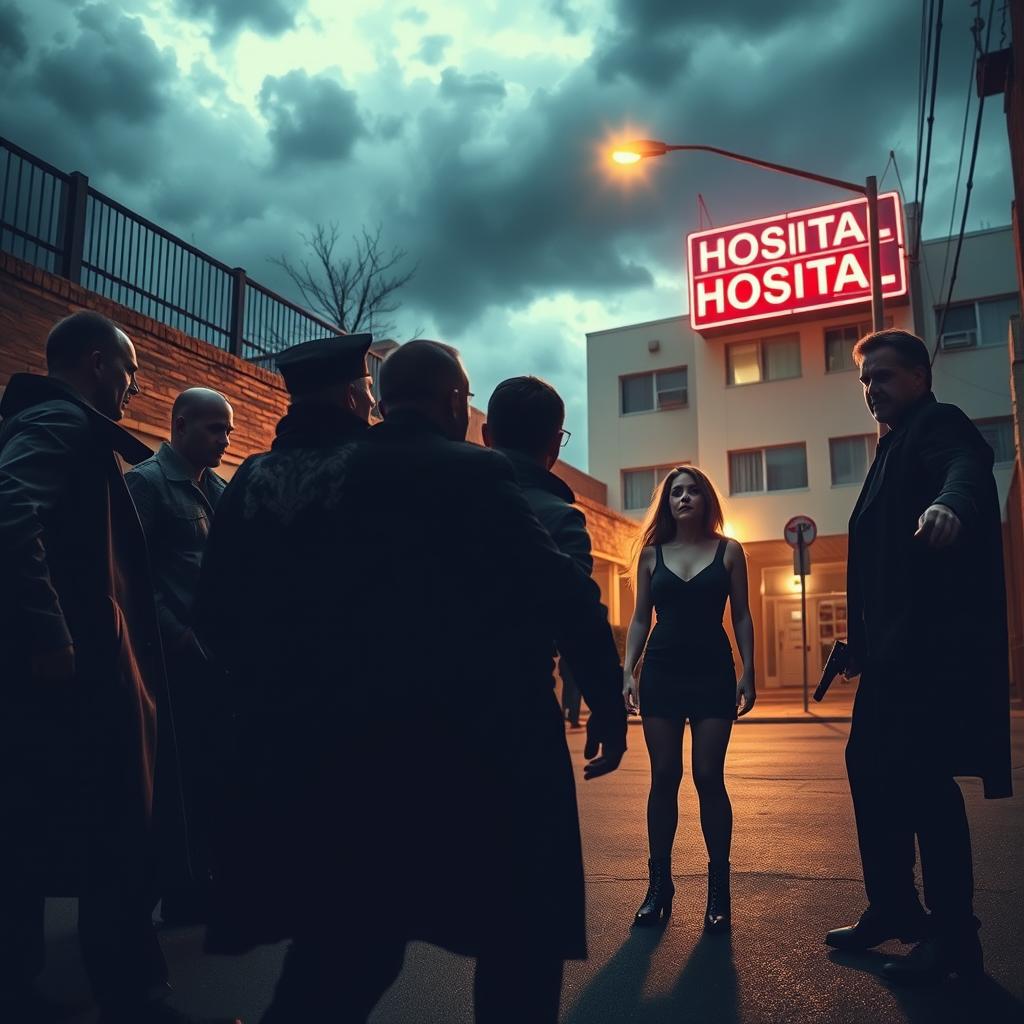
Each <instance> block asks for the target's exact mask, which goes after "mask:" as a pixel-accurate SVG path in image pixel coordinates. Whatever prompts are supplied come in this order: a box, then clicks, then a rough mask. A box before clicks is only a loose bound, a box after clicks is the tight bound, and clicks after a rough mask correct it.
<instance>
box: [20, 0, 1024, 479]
mask: <svg viewBox="0 0 1024 1024" xmlns="http://www.w3.org/2000/svg"><path fill="white" fill-rule="evenodd" d="M986 6H987V5H986ZM974 14H975V9H974V8H973V7H972V6H971V5H970V4H969V3H968V2H967V0H958V2H955V3H952V4H947V5H946V20H945V25H944V28H943V59H942V63H941V66H940V76H939V94H938V101H937V105H936V120H935V138H934V143H933V152H932V160H931V167H930V181H929V186H928V198H927V204H926V207H925V225H924V235H925V237H941V236H944V235H946V234H947V233H948V231H949V227H950V223H951V220H952V222H953V226H954V231H955V230H956V229H957V228H958V226H959V207H957V208H956V209H954V207H953V188H954V182H955V180H956V177H957V170H958V167H957V164H958V157H959V155H960V140H961V133H962V130H963V126H964V110H965V101H966V98H967V90H968V88H969V87H970V68H971V57H972V52H973V45H974V44H973V39H972V36H971V33H970V24H971V20H972V18H973V17H974ZM920 18H921V5H920V4H918V3H912V2H910V0H901V2H897V3H893V2H892V0H827V2H826V0H775V2H774V3H771V4H766V3H763V2H760V0H735V2H726V0H723V2H720V3H714V4H713V3H710V2H707V3H692V4H681V3H678V2H677V0H593V2H584V0H523V2H521V3H519V4H517V5H509V4H502V3H499V2H496V0H493V2H479V3H474V4H469V3H464V4H457V3H454V2H453V0H447V2H441V0H396V2H390V0H375V2H373V3H369V2H365V0H358V2H349V3H345V4H336V3H330V2H327V0H167V2H156V0H124V2H123V3H121V4H116V5H115V4H110V3H105V2H83V0H31V2H30V0H0V54H2V57H3V60H2V62H0V85H2V90H0V134H2V135H4V136H6V137H8V138H10V139H11V140H12V141H13V142H15V143H17V144H18V145H20V146H23V147H24V148H26V149H28V150H30V151H32V152H34V153H36V154H38V155H39V156H41V157H43V158H44V159H46V160H48V161H50V162H51V163H53V164H55V165H56V166H58V167H60V168H61V169H62V170H68V171H70V170H80V171H82V172H84V173H86V174H87V175H88V176H89V178H90V181H91V183H92V184H93V185H94V186H95V187H96V188H98V189H99V190H101V191H103V192H105V193H107V194H108V195H111V196H112V197H113V198H115V199H117V200H118V201H119V202H121V203H123V204H125V205H126V206H128V207H130V208H132V209H134V210H136V211H138V212H139V213H141V214H143V215H144V216H146V217H148V218H150V219H152V220H154V221H156V222H157V223H159V224H160V225H162V226H163V227H165V228H166V229H167V230H169V231H172V232H174V233H176V234H178V235H180V236H181V237H183V238H185V239H187V240H188V241H190V242H192V243H193V244H194V245H196V246H197V247H199V248H201V249H203V250H205V251H206V252H209V253H210V254H211V255H213V256H215V257H216V258H218V259H220V260H222V261H224V262H225V263H228V264H229V265H239V266H244V267H245V268H246V270H247V271H248V273H249V274H250V276H251V277H253V278H254V279H255V280H258V281H260V282H261V283H264V284H266V285H268V286H269V287H271V288H274V289H276V290H278V291H280V292H281V293H282V294H285V295H287V296H288V297H290V298H293V299H299V298H300V297H299V296H298V295H297V293H296V289H295V288H294V287H293V286H292V285H291V283H290V282H289V281H288V279H287V278H286V277H285V276H284V275H283V273H282V272H281V270H280V269H279V268H278V267H277V266H276V265H274V264H273V263H271V262H270V261H271V260H272V259H274V258H276V257H279V256H282V255H286V256H288V257H290V258H292V259H295V258H297V257H300V256H301V255H302V241H301V237H300V235H301V234H302V233H307V234H308V233H309V232H310V231H312V230H313V228H314V227H315V226H316V224H317V223H329V222H337V223H338V224H339V225H340V228H341V233H342V237H343V238H347V237H349V236H351V235H354V234H357V233H359V231H360V229H361V228H362V227H363V226H366V227H368V228H373V227H375V226H376V225H377V224H380V225H381V227H382V237H383V239H384V241H385V244H386V246H387V247H389V248H390V247H391V246H398V247H400V248H402V249H405V250H407V251H408V253H409V265H410V266H411V265H412V264H417V265H418V270H417V273H416V275H415V277H414V278H413V280H412V281H411V282H410V283H409V285H408V286H406V288H405V289H403V291H402V294H401V296H400V297H401V299H402V302H403V306H402V308H401V309H400V310H399V312H398V313H397V314H396V315H395V316H394V318H393V319H394V320H395V321H396V330H395V332H394V334H395V336H396V337H397V338H399V339H403V338H406V337H409V336H411V335H412V334H413V333H414V332H418V333H421V334H422V335H423V336H425V337H438V338H443V339H444V340H446V341H449V342H451V343H452V344H454V345H456V346H458V347H459V348H460V349H461V350H462V351H463V354H464V357H465V361H466V363H467V366H468V368H469V371H470V374H471V377H472V381H473V389H474V391H475V392H476V394H477V399H476V404H478V405H481V406H484V405H486V397H487V395H488V394H489V393H490V391H491V390H492V389H493V387H494V385H495V384H497V383H498V381H500V380H501V379H503V378H505V377H508V376H512V375H515V374H519V373H535V374H538V375H540V376H542V377H545V378H546V379H548V380H550V381H551V382H552V383H553V384H554V385H555V386H556V387H557V388H558V389H559V390H560V391H561V392H562V393H563V395H564V396H565V398H566V404H567V422H566V426H567V428H568V429H569V430H571V431H572V433H573V439H572V443H571V444H570V446H569V447H568V448H567V449H566V450H565V453H564V454H565V456H566V458H567V461H569V462H571V463H573V464H575V465H577V466H580V467H581V468H585V467H586V465H587V451H586V363H585V335H586V332H588V331H594V330H604V329H607V328H610V327H614V326H618V325H621V324H628V323H636V322H643V321H649V320H656V319H661V318H664V317H669V316H677V315H680V314H682V313H683V312H685V310H686V301H685V287H686V279H685V267H684V264H683V240H684V237H685V235H686V233H687V232H689V231H692V230H694V229H695V228H697V227H698V226H699V225H698V209H697V208H698V194H700V195H701V196H702V197H703V199H704V202H705V203H706V206H707V209H708V211H709V212H710V215H711V217H712V218H713V221H714V223H715V224H724V223H729V222H733V221H741V220H746V219H752V218H755V217H761V216H768V215H771V214H774V213H777V212H780V211H782V210H786V209H792V208H796V207H804V206H811V205H816V204H818V203H825V202H831V201H834V200H835V199H841V198H845V196H844V195H843V194H842V193H838V192H836V191H835V190H832V189H828V188H824V187H821V186H817V185H813V184H811V183H808V182H802V181H798V180H796V179H791V178H785V177H783V176H780V175H774V174H769V173H766V172H764V171H759V170H755V169H752V168H746V167H742V166H739V165H735V164H732V163H729V162H727V161H723V160H721V159H720V158H716V157H713V156H709V155H702V154H686V155H677V156H675V157H668V158H665V159H663V160H656V161H650V162H649V163H647V164H644V165H642V166H641V167H640V168H639V169H638V171H634V173H633V174H632V175H631V176H630V177H629V178H628V179H623V178H621V177H617V176H616V175H615V174H614V173H612V171H611V169H610V168H609V166H608V164H607V161H606V160H605V159H603V157H604V154H605V152H606V148H607V144H608V142H609V141H610V140H611V139H613V138H621V137H628V136H629V135H630V134H634V133H635V134H637V135H644V136H653V137H664V138H667V139H668V140H669V141H675V142H682V141H686V142H698V143H701V144H706V145H714V146H720V147H722V148H726V149H732V150H737V151H740V152H745V153H749V154H751V155H753V156H758V157H761V158H764V159H767V160H772V161H776V162H780V163H786V164H791V165H794V166H797V167H805V168H807V169H808V170H812V171H816V172H818V173H822V174H827V175H831V176H835V177H839V178H846V179H850V180H854V181H862V180H863V179H864V177H865V176H866V175H868V174H872V173H873V174H876V175H878V176H882V175H883V173H884V174H885V180H884V188H885V189H887V190H888V189H891V188H896V187H897V185H898V182H897V177H896V174H895V171H894V169H893V168H892V167H891V166H889V167H888V168H887V164H888V163H889V151H890V150H893V151H894V152H895V154H896V165H897V167H898V169H899V172H900V175H901V177H902V182H903V185H904V186H905V188H906V190H907V199H908V200H909V199H912V198H913V190H914V178H915V158H916V153H917V113H918V110H917V107H918V74H919V69H918V51H919V44H920V29H921V25H920ZM996 22H997V23H996V24H995V25H994V26H993V28H992V42H991V45H992V47H993V48H998V47H999V46H1000V45H1007V44H1006V43H1005V41H1004V40H1005V33H1006V32H1008V31H1009V29H1008V27H1004V25H1003V24H1002V21H1001V12H1000V11H999V10H998V9H997V13H996ZM976 102H977V101H976V100H975V103H976ZM973 116H974V115H973V112H972V113H971V115H970V126H969V130H968V143H969V141H970V129H973ZM965 175H966V169H965V170H964V176H965ZM962 195H963V182H962V181H961V187H960V197H961V201H962ZM1011 199H1012V185H1011V180H1010V171H1009V155H1008V147H1007V140H1006V123H1005V116H1004V114H1003V112H1002V103H1001V102H1000V101H999V99H998V98H995V99H993V100H990V101H989V103H988V105H987V107H986V113H985V119H984V122H983V129H982V136H981V148H980V151H979V158H978V167H977V171H976V176H975V187H974V193H973V195H972V199H971V207H970V215H969V217H968V230H977V229H978V228H981V227H987V226H995V225H1003V224H1007V223H1008V222H1009V217H1010V202H1011Z"/></svg>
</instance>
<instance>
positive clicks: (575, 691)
mask: <svg viewBox="0 0 1024 1024" xmlns="http://www.w3.org/2000/svg"><path fill="white" fill-rule="evenodd" d="M558 674H559V675H560V676H561V677H562V717H563V718H567V719H568V720H569V721H570V722H572V724H573V725H578V724H579V720H580V704H581V701H582V695H581V694H580V688H579V687H578V686H577V685H576V680H575V678H574V677H573V674H572V670H571V669H570V668H569V666H568V665H566V663H565V659H564V658H560V659H559V661H558Z"/></svg>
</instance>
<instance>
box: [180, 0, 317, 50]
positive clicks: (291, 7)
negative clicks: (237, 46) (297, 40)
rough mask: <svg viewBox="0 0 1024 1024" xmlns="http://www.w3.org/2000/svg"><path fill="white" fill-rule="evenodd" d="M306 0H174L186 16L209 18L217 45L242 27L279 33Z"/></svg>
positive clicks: (289, 24)
mask: <svg viewBox="0 0 1024 1024" xmlns="http://www.w3.org/2000/svg"><path fill="white" fill-rule="evenodd" d="M305 4H306V0H175V6H176V8H177V9H178V11H179V12H180V13H181V14H182V15H184V16H185V17H187V18H194V19H197V20H200V21H205V22H208V23H209V25H210V28H211V40H212V42H213V43H214V45H216V46H223V45H225V44H226V43H229V42H230V41H231V40H232V39H234V38H235V36H237V35H238V33H239V32H241V31H242V30H243V29H247V28H248V29H252V31H254V32H259V33H260V34H261V35H265V36H271V37H273V36H280V35H283V34H284V33H285V32H287V31H288V30H289V29H291V28H294V27H295V16H296V14H298V12H299V11H300V10H301V9H302V8H303V7H304V6H305Z"/></svg>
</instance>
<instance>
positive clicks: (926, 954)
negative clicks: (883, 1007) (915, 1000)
mask: <svg viewBox="0 0 1024 1024" xmlns="http://www.w3.org/2000/svg"><path fill="white" fill-rule="evenodd" d="M951 974H955V975H957V977H959V978H961V979H963V980H964V981H969V982H978V981H980V980H981V979H982V978H984V977H985V964H984V957H983V955H982V951H981V943H980V942H979V941H978V933H977V931H975V930H973V929H971V930H969V931H965V932H961V933H958V934H957V935H935V936H933V937H932V938H930V939H926V940H925V941H924V942H920V943H918V944H917V945H916V946H915V947H914V948H913V949H912V950H911V951H910V953H909V954H908V955H907V956H903V957H900V958H899V959H896V960H889V961H888V962H887V963H885V964H883V965H882V977H884V978H885V979H886V980H887V981H892V982H895V983H896V984H898V985H938V984H939V983H940V982H942V981H944V980H945V979H946V978H948V977H949V976H950V975H951Z"/></svg>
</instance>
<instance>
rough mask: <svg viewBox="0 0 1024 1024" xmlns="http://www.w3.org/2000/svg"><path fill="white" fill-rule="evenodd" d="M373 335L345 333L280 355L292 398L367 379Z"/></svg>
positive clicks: (286, 385) (283, 374)
mask: <svg viewBox="0 0 1024 1024" xmlns="http://www.w3.org/2000/svg"><path fill="white" fill-rule="evenodd" d="M372 342H373V335H372V334H368V333H367V334H342V335H338V336H336V337H333V338H319V339H317V340H316V341H304V342H303V343H302V344H301V345H293V346H292V347H291V348H286V349H284V351H282V352H279V353H278V354H277V356H276V357H275V362H276V363H277V368H278V370H279V371H280V372H281V376H282V377H284V384H285V387H286V388H287V389H288V393H289V394H291V395H304V394H309V393H310V392H313V391H318V390H320V389H321V388H325V387H330V386H332V385H334V384H345V383H347V382H348V381H351V380H358V379H359V378H360V377H368V376H369V375H370V371H369V369H368V367H367V365H366V353H367V351H369V348H370V345H371V343H372Z"/></svg>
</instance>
